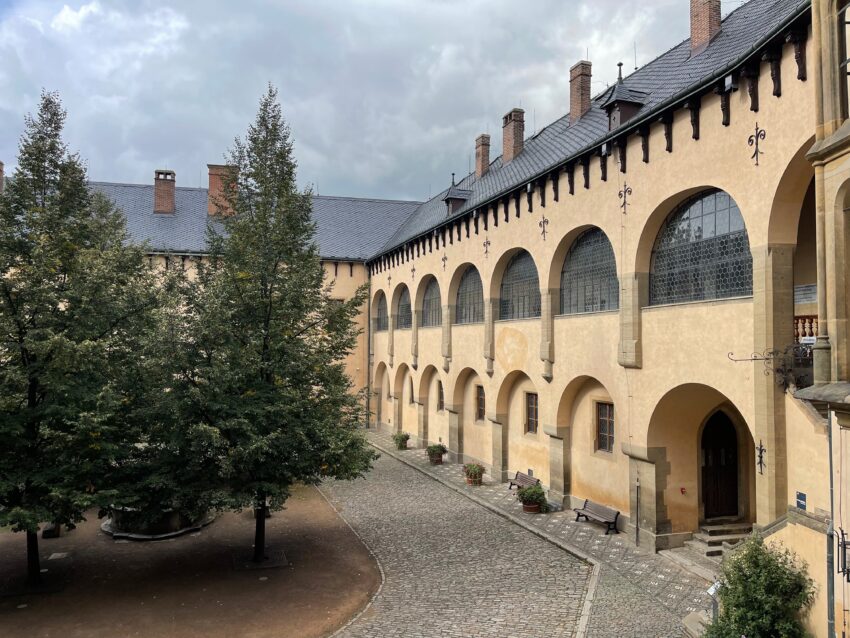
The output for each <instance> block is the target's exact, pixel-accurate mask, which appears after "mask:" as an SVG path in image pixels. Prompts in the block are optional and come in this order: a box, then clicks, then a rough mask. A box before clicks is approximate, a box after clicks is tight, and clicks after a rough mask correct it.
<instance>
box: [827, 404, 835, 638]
mask: <svg viewBox="0 0 850 638" xmlns="http://www.w3.org/2000/svg"><path fill="white" fill-rule="evenodd" d="M826 409H827V437H826V439H827V441H828V442H829V527H827V529H826V605H827V607H826V627H827V629H826V635H827V636H829V638H835V544H834V542H833V536H834V535H835V522H834V521H835V506H834V505H833V474H832V409H831V408H830V407H829V404H827V406H826Z"/></svg>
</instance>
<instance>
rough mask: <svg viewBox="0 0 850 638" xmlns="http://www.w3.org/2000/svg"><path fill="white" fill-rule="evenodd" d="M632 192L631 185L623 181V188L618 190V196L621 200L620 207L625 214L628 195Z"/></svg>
mask: <svg viewBox="0 0 850 638" xmlns="http://www.w3.org/2000/svg"><path fill="white" fill-rule="evenodd" d="M631 194H632V187H631V186H629V185H628V184H626V183H625V182H623V190H621V191H620V193H619V195H618V197H619V198H620V200H621V201H622V203H621V204H620V208H622V209H623V215H625V214H626V208H627V207H628V205H629V195H631Z"/></svg>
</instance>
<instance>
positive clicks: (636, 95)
mask: <svg viewBox="0 0 850 638" xmlns="http://www.w3.org/2000/svg"><path fill="white" fill-rule="evenodd" d="M648 97H649V96H648V95H647V94H646V93H644V92H643V91H638V90H637V89H633V88H630V87H628V86H626V83H625V82H623V81H620V82H617V83H616V84H615V85H614V86H612V87H611V88H609V89H608V90H607V91H606V92H605V93H604V94H603V95H602V98H601V100H602V108H603V109H607V108H608V107H609V106H611V105H612V104H613V103H614V102H629V103H631V104H646V100H647V98H648Z"/></svg>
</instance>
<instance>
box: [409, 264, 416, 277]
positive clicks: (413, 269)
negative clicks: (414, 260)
mask: <svg viewBox="0 0 850 638" xmlns="http://www.w3.org/2000/svg"><path fill="white" fill-rule="evenodd" d="M410 278H411V279H412V280H415V279H416V266H413V267H412V268H411V269H410Z"/></svg>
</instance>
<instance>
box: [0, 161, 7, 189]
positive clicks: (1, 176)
mask: <svg viewBox="0 0 850 638" xmlns="http://www.w3.org/2000/svg"><path fill="white" fill-rule="evenodd" d="M4 169H5V167H4V165H3V162H0V195H2V194H3V187H4V186H5V185H6V183H5V180H6V174H5V173H4V172H3V171H4Z"/></svg>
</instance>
